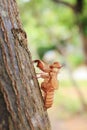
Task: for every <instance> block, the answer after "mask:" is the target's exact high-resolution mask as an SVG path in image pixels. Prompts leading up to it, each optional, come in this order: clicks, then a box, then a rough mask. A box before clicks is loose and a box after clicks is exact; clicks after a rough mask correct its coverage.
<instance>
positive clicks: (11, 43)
mask: <svg viewBox="0 0 87 130" xmlns="http://www.w3.org/2000/svg"><path fill="white" fill-rule="evenodd" d="M43 106H44V103H43V98H42V95H41V91H40V89H39V86H38V82H37V79H36V78H35V71H34V67H33V63H32V60H31V56H30V52H29V50H28V48H27V36H26V33H25V32H24V30H23V29H22V25H21V22H20V19H19V13H18V9H17V5H16V1H15V0H0V130H50V129H51V128H50V122H49V119H48V115H47V112H46V110H44V107H43Z"/></svg>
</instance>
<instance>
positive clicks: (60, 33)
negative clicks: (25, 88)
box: [17, 0, 87, 130]
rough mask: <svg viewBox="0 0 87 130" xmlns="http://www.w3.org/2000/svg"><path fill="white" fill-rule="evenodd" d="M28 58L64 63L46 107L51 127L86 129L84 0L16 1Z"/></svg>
mask: <svg viewBox="0 0 87 130" xmlns="http://www.w3.org/2000/svg"><path fill="white" fill-rule="evenodd" d="M17 3H18V7H19V11H20V17H21V21H22V24H23V27H24V29H25V31H26V33H27V37H28V43H29V44H28V47H29V49H30V51H31V54H32V59H33V60H34V59H42V60H44V61H46V62H53V61H59V62H61V63H63V64H64V67H63V68H62V69H61V70H60V74H59V76H58V79H59V86H60V88H59V91H58V92H56V93H55V98H54V104H53V107H52V108H50V109H49V110H48V113H49V117H50V120H51V124H52V128H53V129H55V130H58V129H60V130H62V129H65V130H66V129H67V130H73V129H74V130H87V123H86V122H87V114H86V113H87V94H86V92H87V0H17Z"/></svg>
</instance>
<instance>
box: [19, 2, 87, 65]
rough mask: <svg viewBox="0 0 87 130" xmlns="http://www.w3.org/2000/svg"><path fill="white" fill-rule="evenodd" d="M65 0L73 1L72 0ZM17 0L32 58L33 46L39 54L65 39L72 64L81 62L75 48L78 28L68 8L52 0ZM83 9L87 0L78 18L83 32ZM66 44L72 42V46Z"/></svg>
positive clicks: (78, 42) (78, 44) (86, 29)
mask: <svg viewBox="0 0 87 130" xmlns="http://www.w3.org/2000/svg"><path fill="white" fill-rule="evenodd" d="M65 1H67V2H69V3H72V4H75V3H76V0H71V1H70V0H65ZM17 2H18V5H19V9H20V16H21V19H22V23H23V27H24V29H25V31H26V32H27V35H28V40H29V45H30V46H29V47H30V49H31V52H32V54H33V58H36V56H37V55H36V53H37V50H38V54H39V55H40V57H41V58H42V57H43V54H44V53H45V52H46V51H48V50H49V49H52V48H54V49H55V46H56V45H58V44H64V43H65V44H64V47H65V48H66V47H67V52H68V55H67V57H68V60H69V62H70V63H72V66H74V67H75V66H77V65H79V64H81V63H82V62H83V55H82V51H79V50H81V48H82V46H81V39H80V34H79V29H78V26H77V25H76V18H75V15H74V13H73V11H72V10H71V9H70V8H68V7H66V6H63V5H60V4H55V3H54V2H53V1H52V0H17ZM86 9H87V1H86V0H84V10H83V13H82V15H80V16H79V17H78V19H80V22H81V23H82V24H84V29H83V31H84V33H85V34H87V16H86V13H87V12H86ZM61 41H63V42H61ZM68 46H72V48H73V49H70V48H69V47H68ZM40 49H41V50H40ZM75 52H76V55H75Z"/></svg>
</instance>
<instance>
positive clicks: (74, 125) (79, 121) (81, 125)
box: [50, 116, 87, 130]
mask: <svg viewBox="0 0 87 130" xmlns="http://www.w3.org/2000/svg"><path fill="white" fill-rule="evenodd" d="M50 120H51V125H52V130H87V118H86V117H83V116H75V117H73V118H70V119H68V120H59V119H55V120H54V119H53V118H51V119H50Z"/></svg>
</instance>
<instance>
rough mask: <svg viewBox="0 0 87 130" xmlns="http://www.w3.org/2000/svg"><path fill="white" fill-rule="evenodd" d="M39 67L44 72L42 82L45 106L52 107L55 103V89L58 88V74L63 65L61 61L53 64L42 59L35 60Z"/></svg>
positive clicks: (41, 76)
mask: <svg viewBox="0 0 87 130" xmlns="http://www.w3.org/2000/svg"><path fill="white" fill-rule="evenodd" d="M34 62H35V63H37V67H38V68H39V69H40V70H42V71H43V72H44V73H42V74H40V78H43V82H42V83H41V89H42V90H43V92H44V105H45V108H46V109H47V108H50V107H51V106H52V104H53V97H54V91H55V90H56V89H58V86H59V85H58V80H57V75H58V73H59V70H60V68H61V67H62V66H61V65H60V63H59V62H54V63H53V64H51V65H48V64H45V63H44V62H42V61H41V60H35V61H34Z"/></svg>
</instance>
